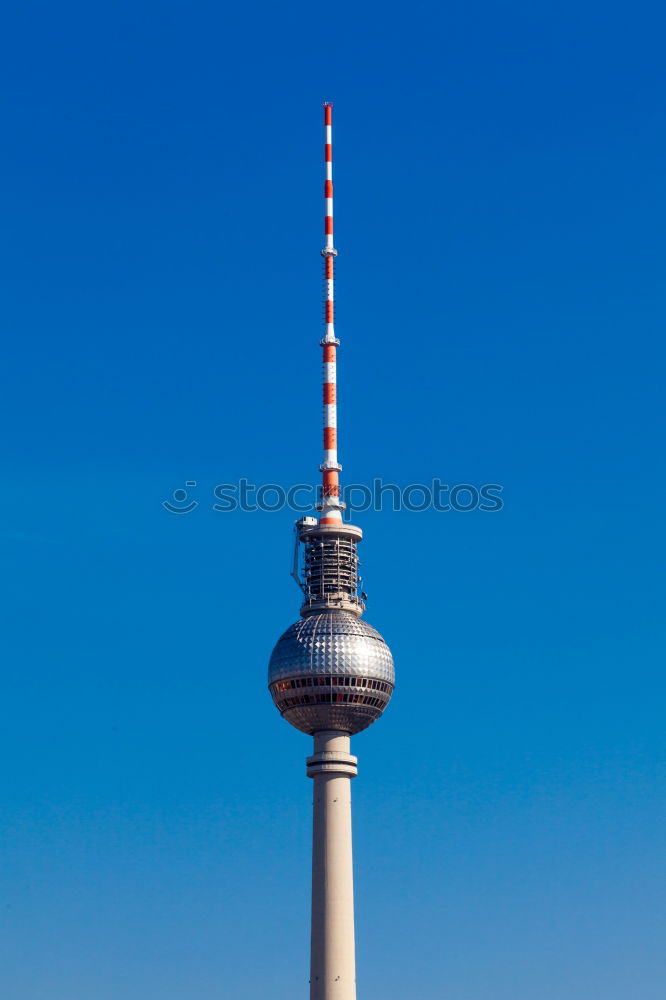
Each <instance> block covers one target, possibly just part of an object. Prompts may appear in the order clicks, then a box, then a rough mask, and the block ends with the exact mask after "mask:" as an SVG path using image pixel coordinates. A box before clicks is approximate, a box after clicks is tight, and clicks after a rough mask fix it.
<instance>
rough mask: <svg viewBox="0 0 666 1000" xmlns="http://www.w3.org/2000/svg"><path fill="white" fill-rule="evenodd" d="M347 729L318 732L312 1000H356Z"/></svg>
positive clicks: (352, 769)
mask: <svg viewBox="0 0 666 1000" xmlns="http://www.w3.org/2000/svg"><path fill="white" fill-rule="evenodd" d="M349 748H350V740H349V736H348V735H347V734H346V733H339V732H333V731H326V732H321V733H315V736H314V755H313V756H312V757H308V759H307V766H308V777H310V778H314V804H313V820H314V822H313V830H312V942H311V960H310V1000H356V959H355V954H354V875H353V871H352V826H351V779H352V778H353V777H355V776H356V770H357V769H356V757H352V755H351V754H350V753H349Z"/></svg>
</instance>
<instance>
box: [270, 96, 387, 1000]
mask: <svg viewBox="0 0 666 1000" xmlns="http://www.w3.org/2000/svg"><path fill="white" fill-rule="evenodd" d="M331 116H332V105H331V104H328V103H327V104H325V105H324V127H325V130H326V139H325V147H324V161H325V165H326V180H325V184H324V199H325V204H326V214H325V223H324V233H325V244H324V249H323V250H322V251H321V254H322V257H323V258H324V278H325V288H326V301H325V324H326V329H325V334H324V337H323V339H322V340H321V346H322V348H323V354H324V357H323V361H324V369H323V381H324V461H323V462H322V464H321V466H320V469H321V473H322V490H321V498H320V500H319V503H318V504H317V510H318V511H319V520H317V518H315V517H303V518H301V519H300V520H298V521H297V522H296V525H295V530H296V537H295V545H294V568H293V575H294V576H295V578H296V581H297V583H298V584H299V586H300V587H301V589H302V592H303V603H302V605H301V618H300V620H299V621H297V622H296V623H295V624H294V625H292V626H291V627H290V628H288V629H287V631H286V632H285V633H284V635H282V636H281V637H280V638H279V639H278V641H277V644H276V646H275V648H274V650H273V652H272V654H271V659H270V663H269V667H268V686H269V690H270V692H271V695H272V696H273V701H274V702H275V704H276V706H277V707H278V709H279V710H280V712H281V714H282V716H283V718H285V719H286V720H287V722H289V723H291V725H292V726H295V727H296V729H300V730H301V732H303V733H308V734H309V735H311V736H313V737H314V752H313V754H312V756H311V757H308V758H307V762H306V763H307V774H308V777H309V778H313V779H314V801H313V835H312V939H311V960H310V1000H356V971H355V955H354V883H353V872H352V828H351V779H352V778H353V777H355V776H356V772H357V769H356V763H357V760H356V757H353V756H352V755H351V753H350V749H351V747H350V737H351V736H352V735H353V734H354V733H359V732H360V731H361V730H362V729H366V728H367V727H368V726H369V725H371V724H372V723H373V722H374V721H375V720H376V719H378V718H379V716H380V715H381V714H382V712H383V711H384V709H385V708H386V706H387V705H388V703H389V700H390V698H391V694H392V693H393V687H394V670H393V657H392V656H391V652H390V650H389V648H388V646H387V645H386V643H385V642H384V640H383V639H382V637H381V635H380V634H379V632H377V631H375V629H374V628H372V626H370V625H368V624H367V623H366V622H364V621H361V615H362V614H363V611H364V610H365V604H364V603H363V599H362V598H364V597H365V595H364V594H361V596H359V589H360V588H359V583H360V581H359V575H358V566H359V561H358V554H357V546H358V543H359V542H360V541H361V538H362V532H361V529H360V528H356V527H354V525H351V524H345V523H343V520H342V511H343V510H344V506H345V505H344V503H342V501H341V499H340V482H339V473H340V470H341V468H342V467H341V466H340V465H339V463H338V449H337V403H336V352H337V348H338V346H339V344H340V341H339V340H337V338H336V336H335V331H334V327H333V303H334V266H335V258H336V256H337V250H336V249H335V247H334V245H333V157H332V149H333V147H332V141H331Z"/></svg>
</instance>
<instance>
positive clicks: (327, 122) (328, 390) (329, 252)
mask: <svg viewBox="0 0 666 1000" xmlns="http://www.w3.org/2000/svg"><path fill="white" fill-rule="evenodd" d="M332 112H333V105H332V104H331V103H330V102H328V101H327V102H326V103H325V104H324V131H325V138H324V164H325V170H326V179H325V181H324V204H325V206H326V208H325V216H324V235H325V243H324V248H323V250H322V251H321V255H322V257H323V258H324V287H325V289H326V291H325V305H324V308H325V323H326V333H325V335H324V338H323V340H322V341H321V345H322V348H323V352H324V358H323V361H324V369H323V380H324V461H323V462H322V464H321V466H320V468H321V473H322V490H321V501H320V503H319V505H318V509H319V510H320V511H321V516H320V519H319V523H320V524H323V525H326V524H330V525H338V524H341V523H342V511H343V510H344V506H345V505H344V504H343V503H342V501H341V500H340V478H339V473H340V470H341V468H342V466H341V465H340V464H339V462H338V413H337V398H336V381H337V379H336V349H337V348H338V346H339V344H340V341H339V340H338V339H337V338H336V336H335V328H334V309H335V304H334V303H335V297H334V284H335V271H334V266H335V265H334V261H335V258H336V257H337V255H338V251H337V250H336V249H335V247H334V245H333V137H332Z"/></svg>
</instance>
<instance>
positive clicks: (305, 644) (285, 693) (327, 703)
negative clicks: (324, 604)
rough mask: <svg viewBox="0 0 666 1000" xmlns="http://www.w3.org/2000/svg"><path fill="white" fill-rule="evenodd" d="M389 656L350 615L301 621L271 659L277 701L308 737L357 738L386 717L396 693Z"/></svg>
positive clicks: (327, 615)
mask: <svg viewBox="0 0 666 1000" xmlns="http://www.w3.org/2000/svg"><path fill="white" fill-rule="evenodd" d="M394 683H395V673H394V669H393V657H392V656H391V651H390V649H389V648H388V646H387V645H386V643H385V642H384V640H383V639H382V637H381V635H380V634H379V632H377V631H376V630H375V629H374V628H373V627H372V626H371V625H368V624H367V623H366V622H364V621H361V619H360V618H357V617H356V615H353V614H351V613H349V612H348V611H325V612H322V613H321V614H317V615H310V616H309V617H308V618H301V619H300V620H299V621H297V622H295V623H294V624H293V625H291V626H290V627H289V628H288V629H287V631H286V632H285V633H284V635H282V636H281V637H280V638H279V639H278V641H277V643H276V645H275V649H274V650H273V652H272V654H271V659H270V663H269V666H268V685H269V689H270V692H271V694H272V696H273V701H274V702H275V704H276V705H277V707H278V709H279V710H280V712H281V713H282V715H283V716H284V718H285V719H286V720H287V722H290V723H291V725H292V726H295V727H296V729H300V730H301V732H304V733H316V732H318V731H320V730H323V729H334V730H335V729H337V730H340V731H341V732H345V733H358V732H360V731H361V730H362V729H366V728H367V727H368V726H369V725H371V724H372V723H373V722H374V721H375V720H376V719H378V718H379V716H380V715H381V714H382V712H383V711H384V709H385V708H386V706H387V705H388V703H389V700H390V698H391V695H392V693H393V686H394Z"/></svg>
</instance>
